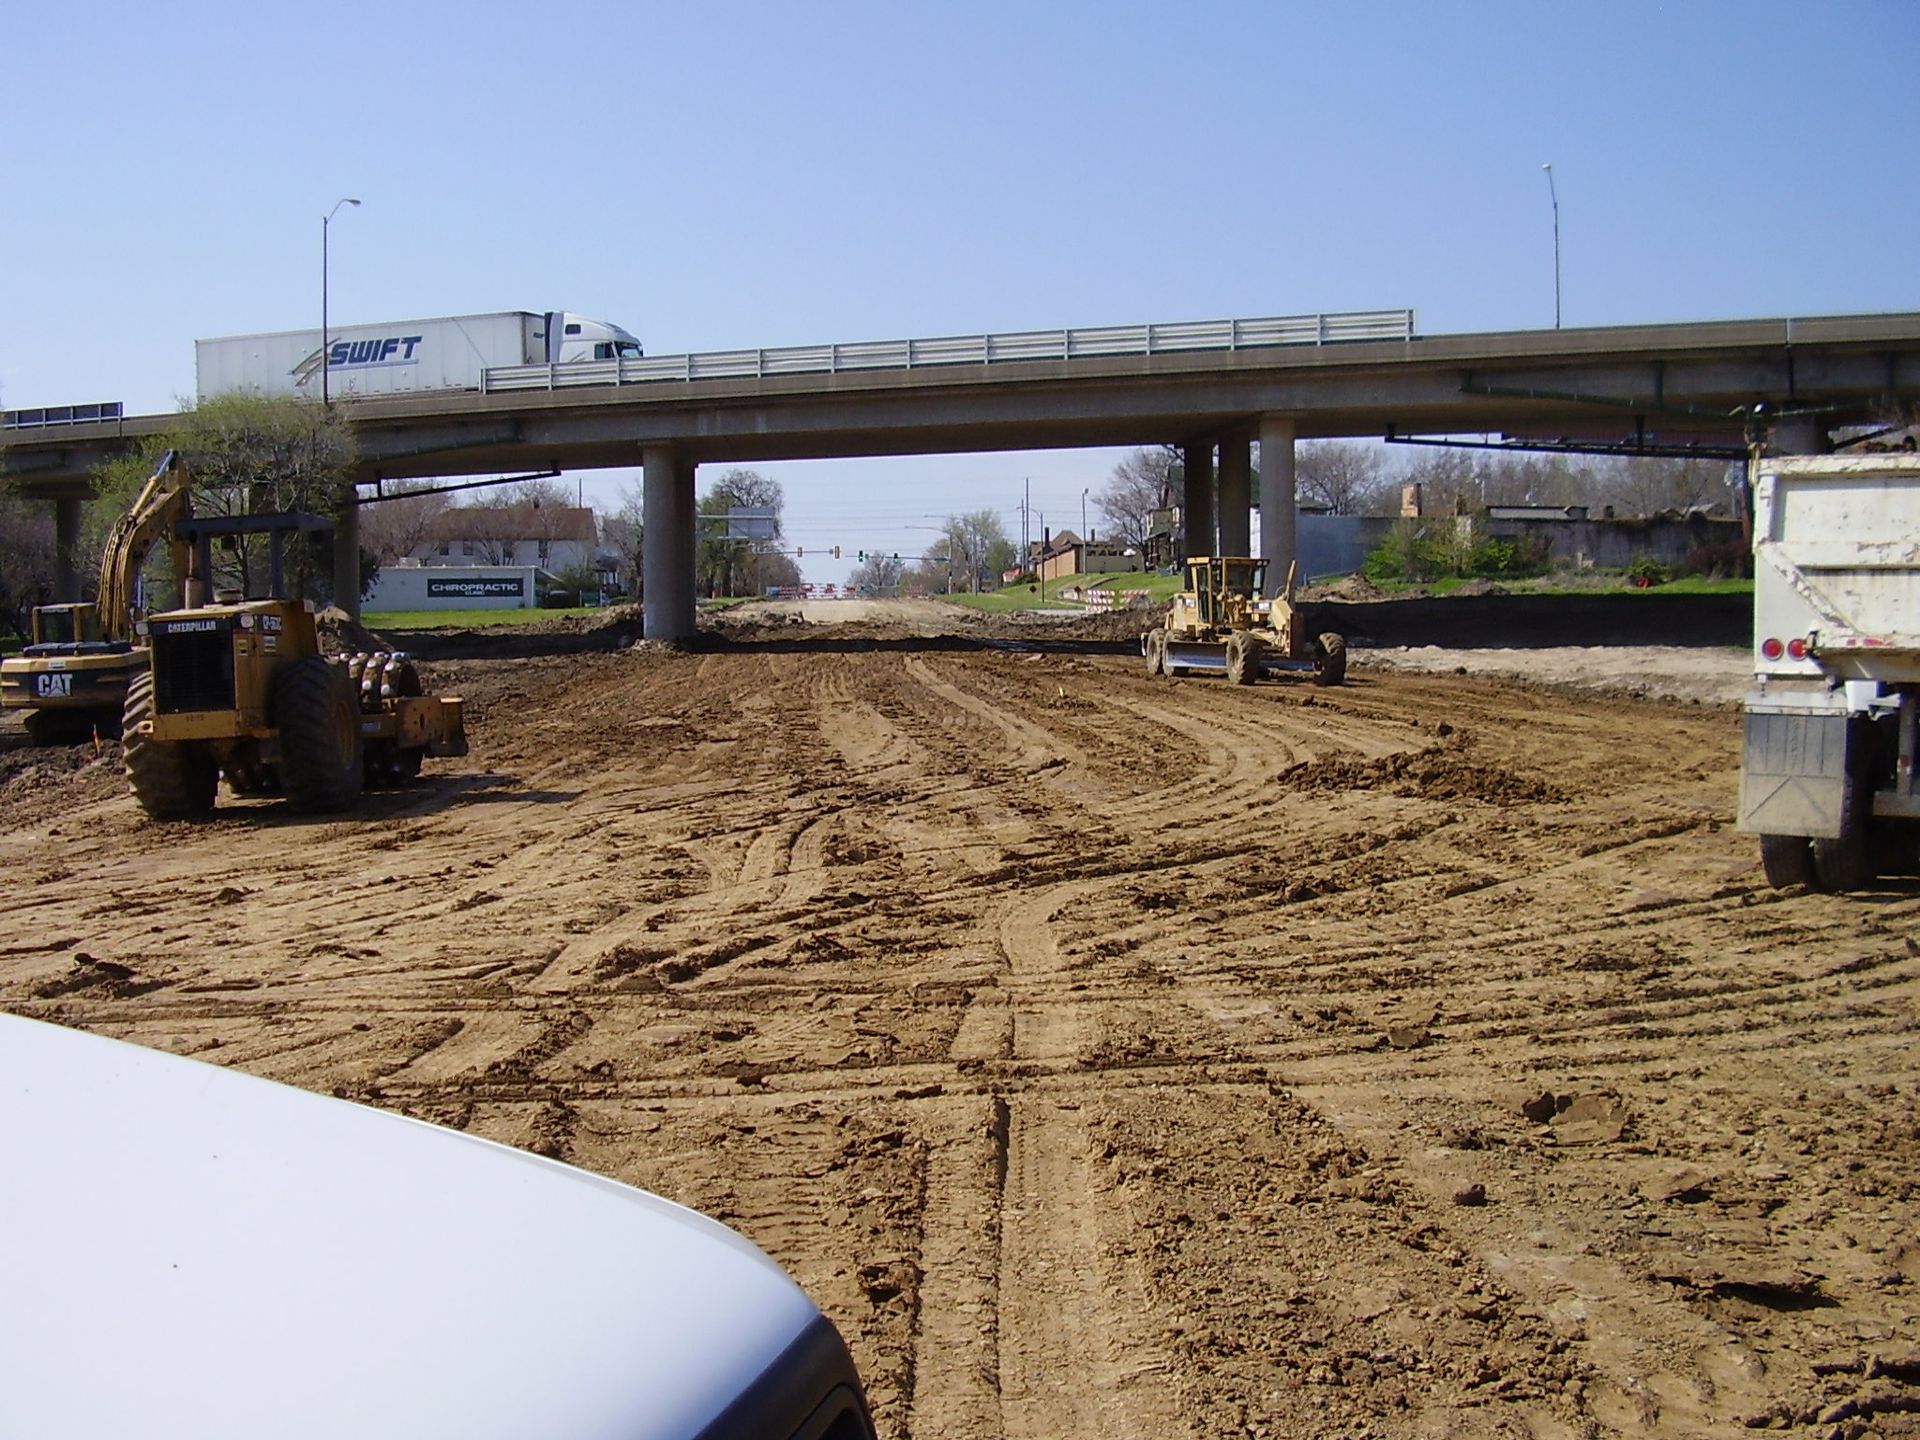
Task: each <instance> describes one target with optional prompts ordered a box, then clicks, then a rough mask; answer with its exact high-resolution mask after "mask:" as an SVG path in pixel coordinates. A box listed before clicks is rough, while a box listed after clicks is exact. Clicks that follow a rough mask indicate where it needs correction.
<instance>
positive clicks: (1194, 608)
mask: <svg viewBox="0 0 1920 1440" xmlns="http://www.w3.org/2000/svg"><path fill="white" fill-rule="evenodd" d="M1266 578H1267V566H1266V562H1265V561H1264V560H1255V559H1249V558H1247V557H1244V556H1228V557H1219V556H1199V555H1196V556H1193V557H1191V558H1190V559H1189V560H1188V561H1187V588H1186V589H1185V590H1182V591H1181V592H1180V593H1179V594H1178V595H1175V596H1174V597H1173V604H1172V605H1171V606H1170V607H1169V608H1168V610H1167V618H1166V622H1165V624H1163V625H1161V626H1160V627H1158V628H1156V629H1153V630H1149V631H1148V632H1147V633H1146V634H1145V635H1142V636H1141V637H1140V650H1141V653H1142V654H1144V655H1145V656H1146V659H1147V673H1148V674H1149V675H1179V674H1182V673H1185V672H1189V671H1192V672H1196V673H1202V674H1216V673H1217V674H1224V675H1225V676H1226V677H1227V678H1228V679H1229V680H1231V681H1233V683H1234V684H1236V685H1251V684H1253V682H1254V681H1256V680H1258V679H1259V678H1260V677H1261V676H1263V675H1277V674H1281V673H1285V672H1289V671H1292V672H1298V673H1301V674H1305V673H1309V672H1311V674H1312V675H1313V683H1314V684H1316V685H1338V684H1340V683H1341V682H1342V681H1343V680H1344V679H1346V674H1347V642H1346V638H1345V637H1344V636H1341V635H1337V634H1335V633H1333V632H1332V631H1327V632H1325V633H1323V634H1320V635H1313V636H1309V634H1308V633H1307V631H1308V625H1307V621H1306V617H1305V616H1304V615H1303V613H1302V611H1301V609H1300V607H1299V606H1298V605H1296V604H1295V603H1294V598H1293V595H1294V586H1293V576H1292V575H1291V573H1289V575H1288V577H1287V584H1286V587H1285V589H1284V590H1283V591H1282V592H1281V593H1280V594H1278V595H1275V596H1272V597H1268V596H1267V595H1266V594H1265V590H1266Z"/></svg>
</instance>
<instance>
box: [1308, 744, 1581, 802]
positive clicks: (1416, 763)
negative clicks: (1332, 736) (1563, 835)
mask: <svg viewBox="0 0 1920 1440" xmlns="http://www.w3.org/2000/svg"><path fill="white" fill-rule="evenodd" d="M1278 779H1279V781H1280V783H1281V784H1283V785H1289V786H1292V787H1293V788H1294V789H1297V790H1315V791H1327V790H1386V791H1388V792H1390V793H1392V794H1394V795H1401V796H1406V797H1408V798H1410V799H1418V800H1478V801H1481V802H1483V803H1485V804H1488V805H1503V806H1504V805H1545V804H1555V803H1559V802H1563V801H1565V800H1566V799H1567V795H1566V792H1565V791H1563V790H1561V789H1559V788H1558V787H1556V786H1554V785H1552V784H1549V783H1548V782H1547V781H1545V780H1543V779H1541V778H1540V777H1539V776H1537V775H1520V774H1516V773H1515V772H1513V771H1510V770H1502V769H1499V768H1496V767H1494V766H1491V765H1482V764H1479V763H1477V762H1475V761H1472V760H1469V759H1467V758H1466V756H1465V755H1464V754H1462V753H1461V751H1460V750H1459V749H1458V748H1457V747H1456V746H1452V745H1434V746H1429V747H1428V748H1427V749H1425V750H1409V751H1402V752H1400V753H1399V754H1395V755H1383V756H1380V757H1378V758H1376V759H1370V760H1368V759H1360V758H1357V757H1356V758H1340V759H1331V760H1306V761H1302V762H1301V763H1299V764H1297V765H1293V766H1290V767H1288V768H1287V769H1285V770H1283V771H1281V772H1280V774H1279V776H1278Z"/></svg>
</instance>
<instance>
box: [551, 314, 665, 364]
mask: <svg viewBox="0 0 1920 1440" xmlns="http://www.w3.org/2000/svg"><path fill="white" fill-rule="evenodd" d="M644 353H645V352H644V351H643V350H642V349H641V348H640V340H639V337H638V336H636V335H633V334H631V333H630V332H628V331H626V330H623V329H621V328H620V327H619V326H618V325H615V324H613V323H612V322H611V321H607V320H590V319H588V318H587V317H586V316H585V315H575V314H573V313H572V312H571V311H567V310H555V311H554V312H553V313H551V314H550V315H548V316H547V363H548V364H550V365H574V364H578V363H580V362H583V361H591V360H638V359H640V357H641V356H642V355H643V354H644Z"/></svg>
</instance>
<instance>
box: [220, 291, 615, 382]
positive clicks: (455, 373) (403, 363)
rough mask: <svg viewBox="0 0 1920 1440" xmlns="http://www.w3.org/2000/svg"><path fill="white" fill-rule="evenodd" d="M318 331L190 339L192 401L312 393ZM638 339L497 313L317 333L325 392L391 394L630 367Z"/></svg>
mask: <svg viewBox="0 0 1920 1440" xmlns="http://www.w3.org/2000/svg"><path fill="white" fill-rule="evenodd" d="M320 348H321V347H320V331H319V330H318V329H313V330H280V331H275V332H273V333H271V334H265V335H228V336H223V337H221V338H219V339H214V340H196V341H194V342H193V349H194V370H195V377H196V379H195V388H196V389H197V390H198V391H199V394H200V397H201V398H202V399H205V398H206V397H207V396H209V395H223V394H226V393H228V392H229V391H234V390H251V391H256V392H258V393H260V394H262V395H312V396H315V397H317V396H318V395H319V394H320V371H321V354H320ZM641 354H642V351H641V347H640V341H639V340H638V339H637V338H635V337H634V336H633V335H631V334H629V333H628V332H627V331H625V330H622V329H621V328H620V327H619V326H618V325H615V324H612V323H611V322H609V321H606V320H592V319H589V318H588V317H586V316H585V315H575V314H572V313H570V312H568V311H565V310H549V311H544V312H541V311H533V310H503V311H500V312H498V313H496V314H492V315H445V316H441V317H440V318H439V319H435V320H393V321H387V322H383V323H381V324H378V325H341V326H337V327H334V328H331V329H329V330H328V332H327V344H326V373H327V393H328V394H329V395H333V396H336V397H337V396H342V395H392V394H403V393H406V392H409V391H414V390H474V389H478V388H479V386H480V381H481V376H482V375H483V374H484V373H485V372H486V371H488V370H493V369H497V368H499V367H501V366H507V365H574V364H584V363H591V362H593V361H596V360H637V359H639V358H640V356H641Z"/></svg>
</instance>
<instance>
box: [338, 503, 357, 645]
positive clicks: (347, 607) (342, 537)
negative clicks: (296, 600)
mask: <svg viewBox="0 0 1920 1440" xmlns="http://www.w3.org/2000/svg"><path fill="white" fill-rule="evenodd" d="M333 603H334V604H335V605H338V606H339V607H340V608H341V609H342V610H344V611H346V612H347V614H349V615H351V616H352V617H353V618H354V619H356V620H358V619H359V618H360V495H359V491H358V489H357V488H356V487H355V486H354V485H353V484H352V483H351V482H349V483H348V485H347V488H346V493H345V494H343V495H342V496H341V497H340V510H339V513H338V514H337V515H335V516H334V520H333Z"/></svg>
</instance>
